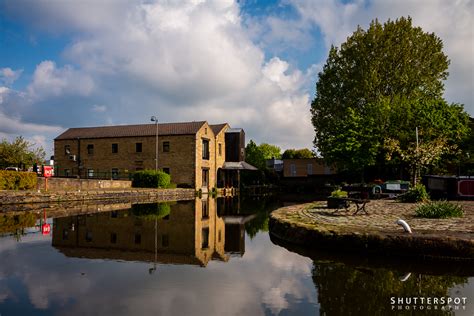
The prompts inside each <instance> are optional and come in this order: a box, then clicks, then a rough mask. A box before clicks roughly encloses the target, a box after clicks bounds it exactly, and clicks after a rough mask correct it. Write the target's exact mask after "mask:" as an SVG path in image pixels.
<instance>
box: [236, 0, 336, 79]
mask: <svg viewBox="0 0 474 316" xmlns="http://www.w3.org/2000/svg"><path fill="white" fill-rule="evenodd" d="M238 2H239V5H240V9H241V13H242V15H243V16H244V19H246V18H247V19H251V20H257V21H260V22H261V23H263V21H264V20H265V19H266V18H269V17H274V18H278V19H281V20H285V21H288V22H289V23H288V27H299V28H300V29H299V30H298V31H299V32H301V33H302V34H304V36H303V38H302V40H301V41H299V42H298V41H297V40H295V41H288V39H286V40H285V39H282V40H281V41H272V42H271V43H262V42H259V41H263V42H265V39H264V37H265V36H266V34H265V33H264V34H262V38H257V39H254V41H255V42H256V44H257V45H258V46H259V47H261V48H262V49H263V50H264V53H265V60H266V61H268V60H270V59H271V58H273V57H279V58H280V59H283V60H286V61H287V62H289V63H290V64H291V65H292V66H294V67H297V68H298V69H301V70H305V69H307V68H309V67H311V65H313V64H319V63H322V62H323V61H325V59H326V57H327V52H328V49H329V48H328V47H325V44H324V39H323V36H322V34H321V32H320V30H319V28H317V27H315V26H313V25H305V26H301V25H299V26H297V25H295V24H292V23H290V22H291V21H293V22H297V21H299V20H300V19H301V16H300V13H299V12H298V10H297V9H296V8H295V6H293V5H292V4H291V3H290V2H289V1H285V0H283V1H282V0H265V1H260V0H242V1H238ZM296 24H298V23H296Z"/></svg>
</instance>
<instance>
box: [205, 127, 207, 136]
mask: <svg viewBox="0 0 474 316" xmlns="http://www.w3.org/2000/svg"><path fill="white" fill-rule="evenodd" d="M204 134H206V135H207V127H205V128H204Z"/></svg>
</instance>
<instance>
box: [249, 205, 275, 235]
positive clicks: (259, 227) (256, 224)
mask: <svg viewBox="0 0 474 316" xmlns="http://www.w3.org/2000/svg"><path fill="white" fill-rule="evenodd" d="M277 207H278V201H277V200H276V199H274V198H271V197H268V198H259V199H251V198H249V197H243V198H242V200H241V209H242V210H245V212H246V213H250V214H255V215H256V217H255V218H254V219H252V220H251V221H250V222H248V223H245V232H246V233H247V234H248V235H249V237H250V238H253V237H255V235H257V233H258V232H259V231H264V232H268V215H269V214H270V212H271V211H273V210H275V209H276V208H277Z"/></svg>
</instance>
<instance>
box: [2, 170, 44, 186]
mask: <svg viewBox="0 0 474 316" xmlns="http://www.w3.org/2000/svg"><path fill="white" fill-rule="evenodd" d="M37 181H38V178H37V176H36V173H34V172H22V171H7V170H0V190H29V189H34V188H36V183H37Z"/></svg>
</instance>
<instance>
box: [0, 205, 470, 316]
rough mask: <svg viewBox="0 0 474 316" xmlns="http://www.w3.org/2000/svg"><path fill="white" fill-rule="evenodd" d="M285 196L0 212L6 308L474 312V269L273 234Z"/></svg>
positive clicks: (0, 304)
mask: <svg viewBox="0 0 474 316" xmlns="http://www.w3.org/2000/svg"><path fill="white" fill-rule="evenodd" d="M280 205H282V202H280V201H278V200H277V199H275V198H273V199H250V198H248V199H246V198H239V197H234V198H218V199H213V198H203V199H199V198H198V199H196V200H195V201H186V202H173V203H146V204H134V205H129V206H128V207H124V205H123V204H117V206H116V207H115V209H114V205H107V207H98V208H97V209H96V210H95V211H93V212H92V211H90V212H89V213H88V214H84V212H83V211H81V212H79V211H74V210H73V209H72V210H71V211H68V212H58V211H49V209H47V210H46V214H45V215H46V220H44V218H43V217H42V215H41V216H39V215H38V214H37V213H28V212H27V213H18V212H16V213H14V214H15V215H10V213H4V214H1V213H0V236H1V237H0V315H1V316H7V315H453V314H455V315H474V273H473V269H472V267H470V266H465V265H463V264H449V263H445V264H442V263H441V264H433V263H423V262H420V261H419V260H411V261H407V260H399V259H383V258H376V257H375V258H365V257H360V256H357V254H356V255H349V254H341V253H338V252H316V251H309V247H307V248H301V247H300V248H297V247H294V246H292V245H287V244H284V243H282V242H281V241H278V240H274V239H272V238H270V235H269V233H268V214H269V212H271V210H273V209H275V208H276V207H278V206H280ZM107 210H108V211H107ZM435 298H436V299H438V304H437V305H436V304H434V299H435ZM414 299H417V301H416V302H414ZM422 299H423V303H422V302H421V300H422ZM441 299H444V300H445V301H444V303H445V304H444V305H442V304H441ZM448 299H451V300H452V301H451V303H449V304H448ZM428 300H430V303H428ZM436 308H437V309H436Z"/></svg>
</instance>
